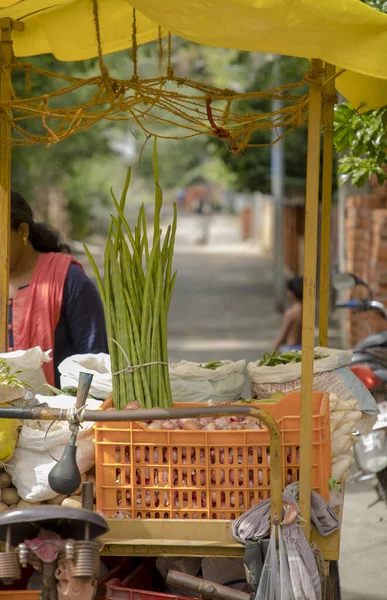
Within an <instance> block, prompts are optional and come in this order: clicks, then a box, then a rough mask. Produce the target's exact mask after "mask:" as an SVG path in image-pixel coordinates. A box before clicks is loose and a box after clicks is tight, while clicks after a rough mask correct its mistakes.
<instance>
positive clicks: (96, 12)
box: [91, 0, 110, 87]
mask: <svg viewBox="0 0 387 600" xmlns="http://www.w3.org/2000/svg"><path fill="white" fill-rule="evenodd" d="M91 1H92V5H93V18H94V26H95V35H96V38H97V49H98V62H99V68H100V71H101V75H102V79H103V80H104V82H105V84H106V85H107V86H108V87H110V77H109V73H108V70H107V68H106V65H105V63H104V60H103V53H102V39H101V28H100V23H99V7H98V0H91Z"/></svg>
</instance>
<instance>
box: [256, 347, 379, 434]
mask: <svg viewBox="0 0 387 600" xmlns="http://www.w3.org/2000/svg"><path fill="white" fill-rule="evenodd" d="M315 352H316V353H318V354H323V355H327V358H321V359H318V360H315V361H314V366H313V371H314V377H313V389H314V390H315V391H316V392H329V393H331V394H335V395H336V396H337V398H340V400H350V399H356V400H357V401H358V403H359V409H360V410H361V411H362V412H363V413H367V414H363V418H362V419H361V420H359V421H358V422H357V424H356V425H357V428H358V430H359V431H360V432H361V433H366V432H369V431H371V429H372V427H373V424H374V423H375V421H376V417H377V414H378V412H379V410H378V407H377V404H376V401H375V398H374V397H373V396H372V394H371V393H370V392H369V391H368V390H367V388H366V387H365V385H363V383H362V382H361V381H360V379H359V378H358V377H356V375H355V374H354V373H352V371H351V370H350V368H349V367H348V365H350V363H351V360H352V352H350V351H347V350H334V349H331V348H320V347H317V348H315ZM247 374H248V376H249V377H250V379H251V395H252V397H253V398H257V399H259V400H264V399H266V398H270V397H271V396H272V395H273V394H274V393H275V392H277V391H281V392H284V393H285V394H288V393H290V392H295V391H299V390H300V389H301V363H290V364H287V365H278V366H277V367H258V365H257V363H249V364H248V365H247Z"/></svg>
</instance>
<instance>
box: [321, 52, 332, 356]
mask: <svg viewBox="0 0 387 600" xmlns="http://www.w3.org/2000/svg"><path fill="white" fill-rule="evenodd" d="M334 74H335V67H334V66H333V65H330V64H328V63H327V64H326V65H325V78H326V81H327V84H326V86H325V90H324V91H325V94H326V99H327V100H326V104H325V107H324V108H325V110H324V115H323V122H324V150H323V167H322V168H323V175H322V210H321V246H320V297H319V344H320V346H324V347H326V346H328V314H329V283H330V258H331V256H330V255H331V209H332V173H333V117H334V102H333V98H334V94H335V80H334Z"/></svg>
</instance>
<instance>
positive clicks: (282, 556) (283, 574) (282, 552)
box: [278, 527, 294, 600]
mask: <svg viewBox="0 0 387 600" xmlns="http://www.w3.org/2000/svg"><path fill="white" fill-rule="evenodd" d="M278 538H279V565H280V567H279V572H280V590H281V596H280V597H281V600H294V594H293V586H292V579H291V577H290V568H289V558H288V552H287V550H286V546H285V542H284V539H283V536H282V528H281V527H279V528H278Z"/></svg>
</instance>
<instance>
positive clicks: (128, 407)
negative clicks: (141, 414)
mask: <svg viewBox="0 0 387 600" xmlns="http://www.w3.org/2000/svg"><path fill="white" fill-rule="evenodd" d="M139 408H141V406H140V403H139V402H138V400H133V401H132V402H128V404H127V405H126V406H125V407H124V410H138V409H139Z"/></svg>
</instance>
